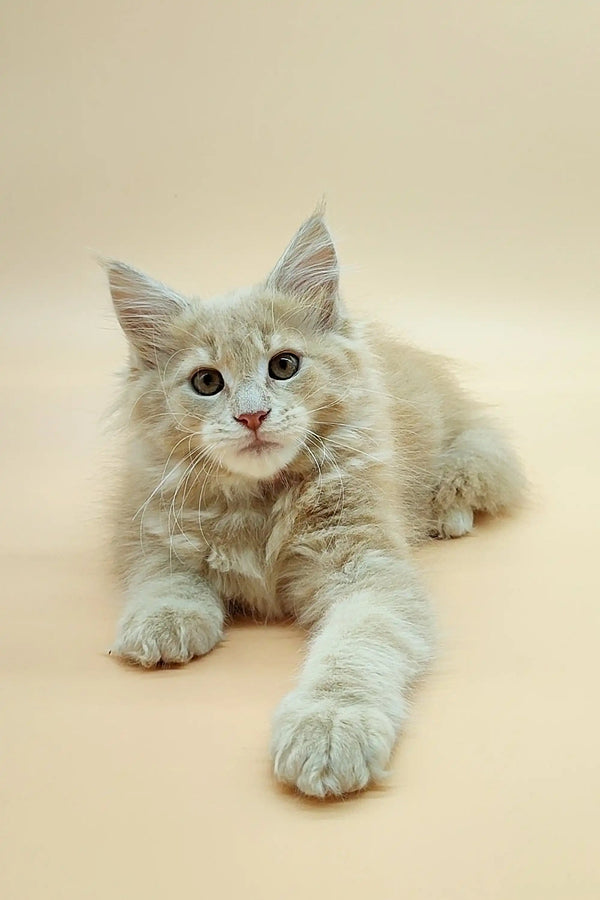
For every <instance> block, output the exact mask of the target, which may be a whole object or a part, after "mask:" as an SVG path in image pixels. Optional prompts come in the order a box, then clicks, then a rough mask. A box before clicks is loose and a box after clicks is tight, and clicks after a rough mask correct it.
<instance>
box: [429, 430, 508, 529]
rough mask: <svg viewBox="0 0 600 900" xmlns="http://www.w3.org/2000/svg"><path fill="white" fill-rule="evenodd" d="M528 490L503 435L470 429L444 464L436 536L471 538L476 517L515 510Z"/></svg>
mask: <svg viewBox="0 0 600 900" xmlns="http://www.w3.org/2000/svg"><path fill="white" fill-rule="evenodd" d="M524 486H525V479H524V477H523V473H522V470H521V466H520V464H519V461H518V459H517V456H516V454H515V453H514V451H513V450H512V448H511V447H510V445H509V444H508V442H507V440H506V438H505V437H504V436H503V435H502V433H501V432H500V431H498V430H496V428H495V427H494V426H493V425H492V424H491V423H490V424H488V423H487V422H482V423H477V425H475V426H473V427H470V428H467V429H465V430H464V431H462V432H461V433H460V434H459V435H458V436H457V437H456V438H455V439H454V440H453V441H452V443H451V444H450V445H449V447H448V448H447V449H446V450H445V451H444V452H443V454H442V458H441V460H440V476H439V482H438V485H437V488H436V492H435V495H434V499H433V508H432V512H433V516H432V529H431V533H432V536H434V537H440V538H454V537H461V535H463V534H467V533H468V532H470V531H471V530H472V528H473V514H474V512H488V513H491V514H492V515H497V514H498V513H501V512H506V511H508V510H510V509H511V508H514V507H516V506H517V505H518V503H519V502H520V500H521V498H522V496H523V492H524Z"/></svg>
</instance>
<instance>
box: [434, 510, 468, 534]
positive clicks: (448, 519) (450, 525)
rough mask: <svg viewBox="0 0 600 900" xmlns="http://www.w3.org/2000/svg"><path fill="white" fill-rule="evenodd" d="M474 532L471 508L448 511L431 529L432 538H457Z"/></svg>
mask: <svg viewBox="0 0 600 900" xmlns="http://www.w3.org/2000/svg"><path fill="white" fill-rule="evenodd" d="M472 530H473V510H472V509H471V507H470V506H453V507H452V508H451V509H449V510H447V511H446V512H445V513H444V514H443V515H442V516H440V518H439V519H438V521H437V522H436V524H435V526H434V527H433V528H432V529H431V532H430V534H431V537H436V538H442V539H443V538H457V537H463V535H465V534H469V533H470V532H471V531H472Z"/></svg>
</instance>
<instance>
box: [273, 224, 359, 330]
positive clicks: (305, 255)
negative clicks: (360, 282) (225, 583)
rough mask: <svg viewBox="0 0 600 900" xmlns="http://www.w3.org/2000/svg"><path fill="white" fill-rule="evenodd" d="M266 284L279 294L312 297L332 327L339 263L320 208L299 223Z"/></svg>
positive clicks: (336, 315)
mask: <svg viewBox="0 0 600 900" xmlns="http://www.w3.org/2000/svg"><path fill="white" fill-rule="evenodd" d="M266 283H267V286H268V287H271V288H274V289H275V290H278V291H281V292H282V293H285V294H295V295H297V296H300V297H303V298H307V299H314V301H315V303H319V304H320V305H321V307H322V310H321V316H320V319H321V324H322V325H325V326H326V325H329V327H332V326H333V325H334V323H335V322H336V321H337V320H338V319H339V317H340V315H341V313H342V305H341V302H340V299H339V266H338V261H337V256H336V252H335V246H334V243H333V239H332V237H331V235H330V233H329V230H328V228H327V226H326V224H325V222H324V220H323V209H322V207H320V208H318V209H317V210H316V211H315V212H314V213H313V215H312V216H311V217H310V219H307V220H306V222H305V223H304V224H303V225H301V226H300V228H299V229H298V231H297V232H296V234H295V235H294V237H293V238H292V240H291V242H290V244H289V245H288V247H287V249H286V250H285V252H284V254H283V256H282V257H281V258H280V259H279V262H278V263H277V265H276V266H275V268H274V269H273V271H272V272H271V274H270V275H269V277H268V278H267V282H266Z"/></svg>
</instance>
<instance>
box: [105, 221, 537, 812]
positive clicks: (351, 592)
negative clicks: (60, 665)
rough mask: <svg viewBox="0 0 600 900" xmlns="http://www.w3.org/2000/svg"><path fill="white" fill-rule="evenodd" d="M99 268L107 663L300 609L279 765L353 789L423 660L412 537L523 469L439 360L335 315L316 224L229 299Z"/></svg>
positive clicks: (465, 517) (509, 491) (422, 608)
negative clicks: (120, 396)
mask: <svg viewBox="0 0 600 900" xmlns="http://www.w3.org/2000/svg"><path fill="white" fill-rule="evenodd" d="M108 272H109V278H110V283H111V290H112V293H113V298H114V302H115V307H116V309H117V313H118V315H119V318H120V321H121V324H122V325H123V328H124V330H125V332H126V334H127V335H128V337H129V339H130V341H131V345H132V352H131V360H130V370H129V374H128V378H127V382H126V386H125V392H124V400H123V411H124V413H125V414H126V418H127V428H128V436H129V440H128V450H127V459H126V465H125V469H124V480H123V485H122V490H121V494H120V500H119V504H118V515H117V539H116V548H117V553H116V558H117V564H118V568H119V570H120V573H121V575H122V579H123V582H124V585H125V591H126V594H127V603H126V607H125V612H124V615H123V618H122V620H121V623H120V627H119V635H118V638H117V642H116V645H115V650H116V652H117V653H118V654H120V655H121V656H123V657H125V658H127V659H129V660H131V661H134V662H137V663H140V664H141V665H144V666H152V665H156V664H157V663H159V662H160V661H161V660H162V661H163V662H167V663H168V662H185V661H187V660H188V659H190V658H191V657H192V656H194V655H200V654H203V653H206V652H208V651H209V650H210V649H211V648H212V647H213V646H214V645H215V643H217V641H218V640H219V639H220V638H221V635H222V629H223V624H224V620H225V617H226V616H227V614H228V613H229V612H230V611H231V610H232V609H234V608H241V609H244V610H246V611H248V612H250V613H251V614H253V615H256V616H257V617H262V618H265V619H267V618H279V617H288V616H293V617H295V618H296V619H298V620H299V621H300V622H301V623H302V624H304V625H306V626H307V627H309V628H311V629H312V630H313V638H312V642H311V646H310V650H309V654H308V659H307V662H306V665H305V668H304V671H303V674H302V676H301V678H300V684H299V686H298V688H297V689H296V690H295V691H294V692H293V693H292V694H290V695H289V696H288V697H287V698H286V699H285V700H284V702H283V703H282V705H281V707H280V709H279V711H278V713H277V715H276V717H275V723H274V734H273V744H272V752H273V758H274V764H275V771H276V774H277V776H278V777H279V778H280V779H281V780H283V781H286V782H288V783H291V784H294V785H296V786H297V787H298V788H299V789H300V790H302V791H304V792H305V793H308V794H312V795H316V796H324V795H326V794H341V793H345V792H348V791H352V790H356V789H359V788H361V787H364V785H365V784H367V783H368V781H369V780H371V779H372V778H377V777H379V776H380V775H381V774H382V772H383V770H384V769H385V766H386V764H387V762H388V759H389V756H390V753H391V750H392V748H393V744H394V741H395V737H396V735H397V733H398V730H399V729H400V727H401V725H402V722H403V720H404V717H405V712H406V695H407V691H408V689H409V687H410V684H411V682H412V681H413V679H414V678H415V677H416V676H417V675H418V674H419V673H420V672H421V671H422V670H423V668H424V667H425V665H426V663H427V661H428V659H429V658H430V655H431V644H432V631H431V617H430V612H429V608H428V605H427V601H426V598H425V596H424V593H423V590H422V588H421V586H420V584H419V579H418V577H417V575H416V574H415V572H414V569H413V566H412V563H411V562H410V555H409V547H410V544H412V543H413V542H416V541H418V540H420V539H422V538H423V537H425V536H426V535H428V534H436V535H438V536H440V537H452V536H459V535H460V534H464V533H466V532H467V531H469V530H470V529H471V527H472V522H473V511H475V510H486V511H489V512H491V513H496V512H499V511H501V510H504V509H507V508H510V507H511V506H513V505H515V504H516V503H517V501H518V499H519V494H520V491H521V486H522V479H521V475H520V470H519V467H518V464H517V462H516V460H515V457H514V455H513V454H512V452H511V450H510V449H509V447H508V446H507V445H506V443H505V442H504V440H503V438H502V437H501V435H500V434H499V432H497V431H496V429H495V428H494V426H493V425H492V424H491V423H490V422H489V420H488V419H487V418H486V415H485V413H484V412H483V411H482V410H481V409H480V408H479V406H478V405H476V404H475V403H474V402H473V401H471V400H470V399H469V398H467V397H466V395H465V394H464V393H463V391H462V390H461V389H460V388H459V386H458V385H457V383H456V381H455V380H454V377H453V376H452V375H451V374H450V372H449V370H448V368H447V366H446V365H445V363H444V362H443V361H442V360H439V359H438V358H436V357H433V356H430V355H428V354H426V353H423V352H421V351H419V350H416V349H414V348H412V347H408V346H405V345H402V344H400V343H398V342H396V341H394V340H391V339H389V338H387V337H384V336H383V335H382V334H381V333H380V332H379V331H378V330H377V329H376V328H374V327H373V326H368V325H364V324H361V323H354V322H351V321H350V320H349V319H348V317H347V315H346V314H345V312H344V310H343V307H342V305H341V303H340V300H339V296H338V290H337V261H336V258H335V252H334V249H333V244H332V243H331V239H330V237H329V233H328V232H327V229H326V228H325V225H324V224H323V221H322V217H321V215H320V213H317V214H315V216H313V217H312V218H311V219H309V220H308V222H307V223H305V225H304V226H303V227H302V229H300V231H299V232H298V234H297V235H296V237H295V238H294V240H293V241H292V243H291V244H290V246H289V247H288V250H287V251H286V253H285V254H284V256H283V257H282V259H281V260H280V262H279V263H278V265H277V266H276V268H275V270H274V271H273V273H271V275H270V276H269V278H268V279H267V281H266V282H264V283H262V284H261V285H258V286H257V287H255V288H253V289H251V290H244V291H240V292H237V293H235V294H232V295H229V296H227V297H225V298H220V299H219V298H216V299H214V300H211V301H203V302H200V301H187V300H185V299H184V298H181V297H179V296H178V295H175V294H173V292H170V291H169V290H168V289H166V288H163V287H162V286H160V285H157V284H156V283H155V282H152V281H150V280H149V279H147V278H146V277H145V276H142V275H141V273H138V272H136V271H135V270H131V269H129V268H128V267H125V266H123V265H122V264H118V263H115V264H108ZM290 372H291V374H290ZM194 378H195V380H194ZM198 378H199V379H200V381H198ZM194 385H196V387H193V386H194Z"/></svg>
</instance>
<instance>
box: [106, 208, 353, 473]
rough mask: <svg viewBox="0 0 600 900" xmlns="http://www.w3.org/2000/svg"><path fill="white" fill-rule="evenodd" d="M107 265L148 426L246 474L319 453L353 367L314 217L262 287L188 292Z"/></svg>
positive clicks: (321, 229) (331, 258) (331, 260)
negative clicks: (195, 296) (192, 295)
mask: <svg viewBox="0 0 600 900" xmlns="http://www.w3.org/2000/svg"><path fill="white" fill-rule="evenodd" d="M107 268H108V273H109V278H110V284H111V291H112V295H113V299H114V303H115V307H116V310H117V314H118V316H119V320H120V322H121V324H122V326H123V329H124V331H125V333H126V335H127V337H128V338H129V340H130V343H131V345H132V349H133V364H132V377H133V379H134V380H135V381H136V382H137V383H138V384H139V400H138V401H137V406H138V410H137V414H138V420H140V419H139V417H140V416H141V417H142V421H143V420H144V418H145V419H146V420H147V427H148V429H155V434H156V433H158V432H160V433H161V435H163V437H164V440H165V441H166V443H167V444H168V445H169V446H170V447H172V448H174V447H176V446H177V445H179V446H180V447H181V448H182V449H185V450H186V451H187V452H189V453H192V452H196V453H199V454H201V456H202V457H203V458H204V459H205V460H206V461H207V462H206V463H205V466H206V468H207V469H209V467H210V466H211V465H214V467H217V466H220V467H223V468H225V469H227V470H228V471H229V472H232V473H235V474H238V475H241V476H245V477H249V478H256V479H268V478H272V477H273V476H274V475H276V474H277V473H278V472H281V471H282V470H283V469H285V468H286V467H288V466H289V465H290V464H291V463H292V462H293V461H294V460H295V459H296V457H297V456H298V455H299V454H300V453H301V452H304V453H309V454H310V453H319V452H320V450H321V449H322V447H323V446H324V445H323V441H322V438H321V435H322V434H323V432H324V429H326V428H327V425H328V423H330V422H333V421H335V420H336V419H337V418H339V416H340V414H341V407H342V406H343V399H344V397H345V396H346V395H347V393H348V390H349V386H350V384H351V383H352V381H353V380H354V379H355V378H356V377H357V370H358V368H359V362H358V359H357V358H356V357H355V354H354V353H353V351H352V344H353V342H352V341H351V340H349V338H348V333H349V326H348V323H347V321H346V319H345V317H344V314H343V310H342V308H341V304H340V301H339V297H338V274H337V260H336V256H335V251H334V248H333V244H332V242H331V238H330V235H329V233H328V231H327V229H326V227H325V225H324V223H323V221H322V218H321V216H320V215H318V214H317V215H315V216H313V217H312V218H311V219H309V220H308V222H306V223H305V224H304V225H303V226H302V228H301V229H300V231H299V232H298V233H297V235H296V236H295V237H294V239H293V241H292V243H291V244H290V245H289V247H288V249H287V250H286V252H285V253H284V255H283V257H282V258H281V260H280V261H279V263H278V264H277V266H276V267H275V269H274V270H273V272H272V273H271V275H270V276H269V278H268V279H267V280H266V281H265V282H264V283H263V284H261V285H259V286H257V287H256V288H253V289H250V290H244V291H237V292H234V293H232V294H230V295H227V296H225V297H220V298H219V297H217V298H214V299H211V300H208V301H201V300H196V301H193V300H187V299H185V298H183V297H180V296H179V295H177V294H175V293H173V292H172V291H170V290H169V289H168V288H165V287H164V286H162V285H159V284H158V283H157V282H154V281H152V280H151V279H148V278H147V276H144V275H142V274H141V273H139V272H137V271H136V270H134V269H131V268H130V267H128V266H124V265H123V264H120V263H110V264H108V267H107Z"/></svg>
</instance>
